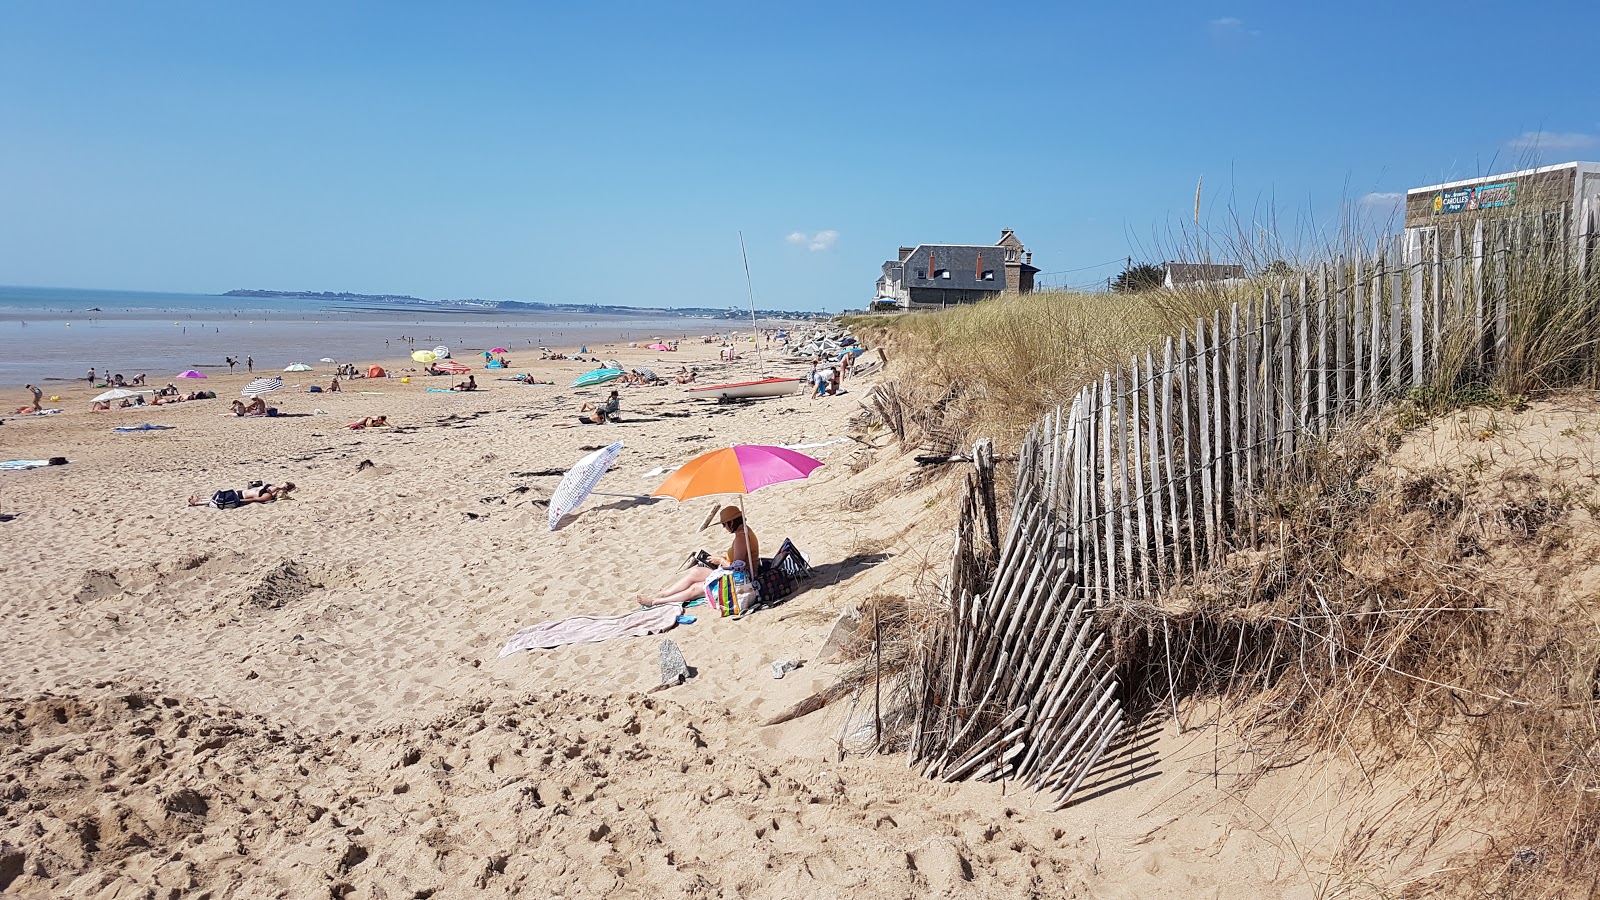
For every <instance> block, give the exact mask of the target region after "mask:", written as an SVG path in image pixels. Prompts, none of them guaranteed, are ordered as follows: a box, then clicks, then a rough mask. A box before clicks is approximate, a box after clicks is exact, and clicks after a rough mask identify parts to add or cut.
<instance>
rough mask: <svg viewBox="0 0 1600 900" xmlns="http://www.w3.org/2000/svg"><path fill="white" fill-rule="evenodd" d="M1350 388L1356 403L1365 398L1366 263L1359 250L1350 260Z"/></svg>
mask: <svg viewBox="0 0 1600 900" xmlns="http://www.w3.org/2000/svg"><path fill="white" fill-rule="evenodd" d="M1350 265H1351V267H1352V268H1351V272H1350V311H1351V318H1352V321H1351V323H1350V362H1351V371H1350V375H1351V378H1350V388H1351V395H1352V396H1353V397H1354V398H1355V401H1356V403H1357V404H1360V403H1362V402H1363V401H1365V400H1366V398H1367V377H1366V376H1367V354H1366V348H1367V294H1366V290H1365V288H1366V285H1367V264H1366V260H1365V259H1364V258H1362V256H1361V253H1360V251H1357V252H1356V255H1355V256H1354V258H1352V259H1351V260H1350Z"/></svg>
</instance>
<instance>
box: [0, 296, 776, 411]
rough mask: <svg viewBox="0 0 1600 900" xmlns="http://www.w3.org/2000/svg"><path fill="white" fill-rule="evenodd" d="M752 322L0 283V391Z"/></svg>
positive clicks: (514, 349) (560, 343)
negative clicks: (234, 365)
mask: <svg viewBox="0 0 1600 900" xmlns="http://www.w3.org/2000/svg"><path fill="white" fill-rule="evenodd" d="M749 327H750V322H749V320H748V319H745V320H742V321H741V320H739V319H703V318H692V317H688V316H673V315H650V314H640V315H627V314H608V313H592V314H591V313H577V312H574V311H570V310H560V309H551V310H499V309H486V308H472V307H460V308H458V307H438V308H434V307H427V308H420V307H407V306H396V307H394V308H385V307H382V306H374V305H368V304H363V303H360V302H355V301H337V300H325V299H318V298H310V297H272V298H263V297H226V296H221V295H215V294H185V293H173V292H160V291H119V290H105V289H86V288H55V287H22V286H11V285H0V339H3V340H5V341H6V342H7V343H9V345H10V346H11V347H13V348H14V350H13V352H12V353H11V354H8V355H5V356H0V386H3V387H11V386H13V385H12V383H13V382H15V386H16V387H21V385H23V384H24V383H28V382H38V383H49V382H60V381H71V380H82V379H83V378H84V377H85V376H86V375H87V373H88V369H89V368H90V367H93V368H94V369H95V371H96V373H97V374H98V373H103V372H106V371H110V372H111V373H113V374H118V373H120V374H122V375H124V376H125V377H128V378H132V377H134V376H135V375H137V374H140V373H144V374H146V375H148V376H149V378H150V380H151V381H155V380H157V379H162V383H165V380H168V379H170V378H171V377H172V376H173V375H175V374H176V373H178V372H181V371H183V370H185V369H192V368H199V369H205V368H218V367H221V368H226V367H227V358H228V357H230V356H231V357H233V358H235V359H237V360H238V361H239V366H240V368H243V366H244V361H245V360H246V359H247V358H249V357H254V358H255V367H256V369H257V370H258V371H276V370H281V369H282V368H283V367H285V366H287V365H291V364H293V363H297V362H303V363H308V364H311V365H317V363H318V361H319V360H321V359H323V358H324V357H326V358H329V359H335V360H338V361H340V362H346V361H348V362H355V363H361V362H362V361H364V360H365V361H378V360H391V359H395V358H398V357H403V356H406V355H408V354H409V353H410V351H411V350H412V349H413V348H416V349H423V348H427V349H432V348H433V347H435V346H437V345H444V346H448V347H450V348H451V350H452V351H453V352H456V353H461V354H472V353H480V352H482V351H483V350H487V349H492V348H495V347H504V348H506V349H507V350H509V351H511V352H510V353H508V354H506V356H507V357H508V358H509V359H510V360H511V362H512V364H513V366H516V365H517V364H518V362H519V360H518V355H519V354H520V355H522V356H523V357H527V356H528V355H529V354H534V355H536V354H537V353H538V348H539V347H541V346H548V347H557V348H566V347H577V346H580V345H583V344H586V343H604V342H614V341H626V340H635V339H638V338H641V337H653V336H655V335H658V334H659V335H661V336H663V337H669V338H676V339H679V340H682V339H685V338H688V337H690V336H694V337H695V338H698V337H699V336H700V335H701V334H708V333H719V332H727V331H732V330H737V329H740V328H744V329H748V328H749Z"/></svg>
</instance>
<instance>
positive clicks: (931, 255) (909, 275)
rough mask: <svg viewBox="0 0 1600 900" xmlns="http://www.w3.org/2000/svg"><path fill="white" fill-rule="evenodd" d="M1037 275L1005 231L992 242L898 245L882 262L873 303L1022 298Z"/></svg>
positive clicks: (921, 304) (917, 305)
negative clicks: (1008, 295) (1006, 295)
mask: <svg viewBox="0 0 1600 900" xmlns="http://www.w3.org/2000/svg"><path fill="white" fill-rule="evenodd" d="M1038 272H1039V270H1038V269H1037V268H1035V267H1034V265H1033V254H1032V253H1031V252H1029V250H1028V248H1027V247H1025V246H1023V243H1022V241H1021V240H1019V239H1018V238H1017V235H1016V232H1014V231H1012V230H1011V229H1009V228H1006V229H1002V230H1001V232H1000V240H998V241H996V242H995V243H993V244H918V245H916V246H915V247H901V248H900V251H899V253H898V255H897V257H896V258H895V259H891V260H888V261H887V262H885V263H884V264H883V274H882V275H881V276H880V277H879V278H878V284H877V299H876V301H875V302H877V303H891V302H892V303H893V304H895V305H896V306H898V307H900V308H901V309H942V308H944V307H947V306H953V305H956V304H961V303H976V302H977V301H979V300H985V299H988V298H990V297H996V296H999V295H1000V294H1027V293H1031V292H1032V291H1033V278H1034V275H1036V274H1038Z"/></svg>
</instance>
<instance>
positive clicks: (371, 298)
mask: <svg viewBox="0 0 1600 900" xmlns="http://www.w3.org/2000/svg"><path fill="white" fill-rule="evenodd" d="M221 296H223V297H259V298H268V299H271V298H275V297H281V298H286V299H295V300H329V301H334V302H338V303H355V304H362V305H366V306H425V307H429V308H432V309H442V310H455V311H458V312H515V311H529V312H565V313H574V314H582V315H608V316H650V317H655V318H659V317H661V316H682V317H684V318H688V319H707V318H710V319H723V318H742V317H744V316H748V315H750V310H749V309H748V308H743V309H741V308H739V307H737V306H726V307H712V306H677V307H642V306H606V305H603V304H598V303H535V302H529V301H524V300H479V299H476V298H472V299H462V300H426V299H423V298H421V297H412V296H410V295H409V294H352V293H349V292H347V291H267V290H260V289H254V288H251V289H245V288H240V289H236V290H231V291H228V292H227V293H225V294H222V295H221ZM755 314H756V315H757V316H758V317H760V318H764V319H813V318H816V317H817V314H816V313H814V312H801V311H797V310H784V309H758V310H756V311H755Z"/></svg>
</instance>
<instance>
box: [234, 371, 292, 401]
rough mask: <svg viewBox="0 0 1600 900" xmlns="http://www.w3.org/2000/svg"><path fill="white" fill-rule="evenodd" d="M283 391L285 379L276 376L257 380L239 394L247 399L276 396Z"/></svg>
mask: <svg viewBox="0 0 1600 900" xmlns="http://www.w3.org/2000/svg"><path fill="white" fill-rule="evenodd" d="M281 390H283V379H282V378H279V377H278V376H276V375H274V376H272V377H271V378H257V379H256V380H255V381H252V382H250V383H249V384H247V385H245V386H244V390H242V391H240V392H239V393H241V394H243V395H244V396H246V397H259V396H261V395H262V394H275V393H277V392H278V391H281Z"/></svg>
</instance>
